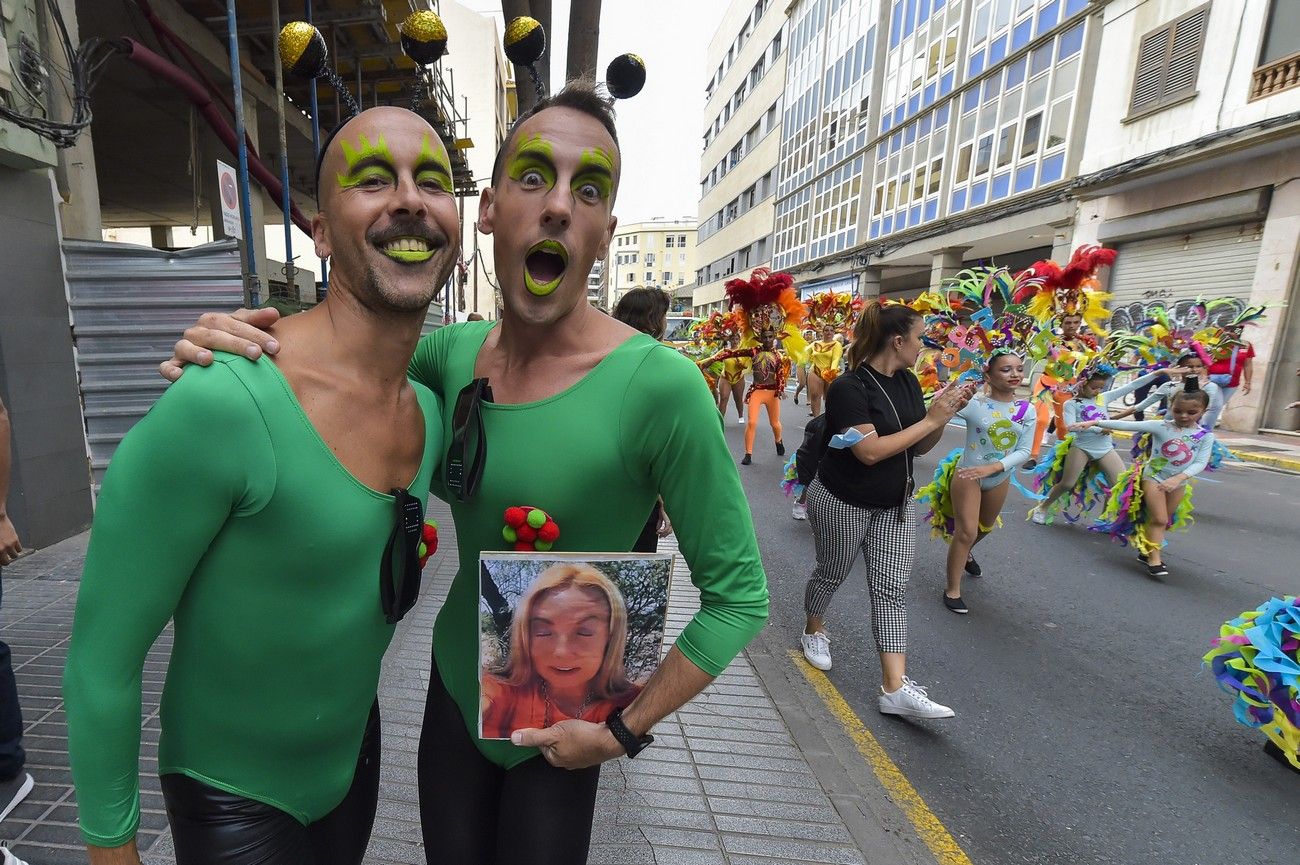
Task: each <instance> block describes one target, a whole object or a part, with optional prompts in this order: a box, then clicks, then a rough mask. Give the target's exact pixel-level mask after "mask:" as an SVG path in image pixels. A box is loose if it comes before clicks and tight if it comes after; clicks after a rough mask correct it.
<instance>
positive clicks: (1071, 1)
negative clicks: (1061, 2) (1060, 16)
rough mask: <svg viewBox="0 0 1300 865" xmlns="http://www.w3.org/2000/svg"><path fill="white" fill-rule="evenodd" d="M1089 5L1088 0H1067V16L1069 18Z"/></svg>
mask: <svg viewBox="0 0 1300 865" xmlns="http://www.w3.org/2000/svg"><path fill="white" fill-rule="evenodd" d="M1087 5H1088V0H1065V17H1066V18H1069V17H1070V16H1071V15H1073V14H1075V13H1076V12H1080V11H1082V9H1083V7H1084V6H1087Z"/></svg>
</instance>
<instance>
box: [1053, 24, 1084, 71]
mask: <svg viewBox="0 0 1300 865" xmlns="http://www.w3.org/2000/svg"><path fill="white" fill-rule="evenodd" d="M1056 46H1057V47H1056V60H1057V62H1060V61H1062V60H1064V59H1065V58H1067V57H1073V56H1074V55H1075V54H1078V53H1079V49H1080V48H1082V47H1083V24H1075V25H1074V26H1073V27H1071V28H1070V29H1069V30H1066V31H1065V32H1064V33H1062V34H1061V38H1060V39H1058V40H1057V43H1056Z"/></svg>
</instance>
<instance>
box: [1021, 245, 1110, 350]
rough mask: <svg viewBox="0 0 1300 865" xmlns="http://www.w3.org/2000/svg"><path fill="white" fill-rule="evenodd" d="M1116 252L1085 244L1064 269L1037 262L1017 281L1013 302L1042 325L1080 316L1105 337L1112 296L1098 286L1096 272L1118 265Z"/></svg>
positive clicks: (1045, 262) (1044, 262)
mask: <svg viewBox="0 0 1300 865" xmlns="http://www.w3.org/2000/svg"><path fill="white" fill-rule="evenodd" d="M1116 254H1117V253H1116V252H1115V250H1113V249H1105V248H1103V247H1100V246H1094V245H1091V244H1086V245H1084V246H1081V247H1079V248H1078V249H1076V250H1075V251H1074V255H1073V256H1071V258H1070V261H1069V262H1068V263H1067V264H1066V265H1065V266H1064V267H1062V266H1061V265H1059V264H1057V263H1056V262H1055V261H1050V260H1045V261H1038V262H1035V263H1034V264H1033V265H1032V266H1031V267H1030V268H1029V269H1028V270H1026V271H1024V272H1023V273H1021V274H1020V275H1019V276H1018V277H1017V278H1016V283H1017V289H1016V293H1015V295H1014V297H1013V298H1012V299H1013V301H1014V302H1015V303H1017V304H1024V305H1025V307H1026V309H1027V310H1028V312H1029V314H1030V315H1032V316H1033V317H1034V318H1036V319H1038V320H1039V321H1041V322H1046V321H1049V320H1051V319H1053V318H1057V317H1059V316H1062V315H1081V316H1083V320H1084V321H1085V322H1087V324H1088V327H1090V328H1091V329H1092V331H1093V332H1094V333H1097V334H1105V332H1106V330H1105V326H1104V325H1105V322H1106V319H1107V318H1108V316H1109V311H1108V310H1107V309H1106V301H1107V300H1109V299H1110V294H1108V293H1107V292H1104V291H1102V290H1101V287H1100V286H1099V285H1098V283H1097V271H1098V270H1100V269H1101V268H1103V267H1109V266H1110V265H1112V264H1114V263H1115V256H1116Z"/></svg>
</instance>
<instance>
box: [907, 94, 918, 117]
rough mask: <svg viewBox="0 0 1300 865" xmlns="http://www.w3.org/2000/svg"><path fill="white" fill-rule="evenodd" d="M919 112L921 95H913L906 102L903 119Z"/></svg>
mask: <svg viewBox="0 0 1300 865" xmlns="http://www.w3.org/2000/svg"><path fill="white" fill-rule="evenodd" d="M920 110H921V94H920V93H915V94H913V95H912V97H911V98H910V99H908V100H907V114H905V115H904V116H905V117H914V116H915V115H916V112H918V111H920Z"/></svg>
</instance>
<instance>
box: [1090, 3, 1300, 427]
mask: <svg viewBox="0 0 1300 865" xmlns="http://www.w3.org/2000/svg"><path fill="white" fill-rule="evenodd" d="M1100 17H1101V24H1102V28H1101V34H1102V35H1101V53H1102V56H1103V57H1107V58H1116V62H1110V63H1104V64H1101V65H1100V66H1099V68H1098V69H1097V71H1096V92H1097V93H1098V94H1103V93H1104V94H1109V95H1108V96H1107V97H1106V98H1097V99H1095V100H1093V104H1092V108H1091V111H1090V113H1089V115H1088V117H1087V128H1088V135H1087V139H1086V142H1085V145H1084V148H1083V153H1082V160H1081V164H1080V166H1079V175H1080V177H1079V179H1078V180H1077V181H1076V184H1075V188H1074V189H1073V193H1074V195H1075V196H1077V198H1078V212H1077V215H1076V216H1075V219H1074V227H1073V233H1072V238H1071V243H1073V244H1078V243H1084V242H1100V243H1104V244H1105V245H1107V246H1113V247H1116V248H1117V249H1118V250H1119V258H1118V259H1117V261H1116V263H1115V268H1114V270H1113V271H1112V273H1111V275H1110V280H1109V282H1110V290H1111V291H1113V292H1114V293H1115V299H1114V302H1113V303H1112V309H1113V310H1114V315H1115V319H1117V320H1118V322H1117V323H1119V322H1128V321H1131V320H1132V319H1133V318H1134V317H1137V316H1141V315H1142V312H1143V310H1144V309H1145V308H1146V307H1147V305H1148V304H1151V303H1161V304H1164V305H1166V306H1168V307H1172V308H1173V309H1174V310H1175V311H1176V312H1178V313H1181V312H1182V311H1183V310H1185V309H1186V307H1187V306H1189V305H1190V304H1191V302H1192V301H1194V300H1195V299H1196V298H1197V297H1198V296H1202V295H1204V296H1206V297H1213V296H1223V295H1228V296H1232V297H1234V298H1236V299H1238V301H1239V302H1240V304H1241V305H1243V306H1244V305H1257V304H1278V305H1279V306H1278V307H1277V308H1274V309H1272V310H1271V311H1270V312H1269V315H1268V318H1267V319H1266V320H1265V322H1264V323H1263V325H1262V326H1260V327H1253V328H1249V329H1248V330H1247V338H1248V339H1250V340H1251V342H1252V343H1253V344H1254V346H1255V350H1256V351H1257V353H1258V356H1257V358H1256V360H1255V370H1254V387H1253V389H1252V391H1251V393H1249V394H1245V393H1240V392H1239V393H1238V394H1237V395H1236V396H1235V397H1234V398H1233V400H1232V402H1231V403H1230V405H1229V407H1228V410H1227V412H1226V413H1225V414H1224V419H1223V423H1224V426H1226V427H1228V428H1230V429H1235V430H1240V431H1249V432H1254V431H1256V430H1258V429H1260V428H1261V427H1262V428H1275V429H1285V430H1291V429H1294V427H1295V418H1294V417H1291V416H1288V414H1287V411H1286V409H1285V406H1286V405H1287V404H1288V403H1289V402H1292V401H1294V400H1296V399H1300V392H1298V390H1300V389H1298V388H1297V384H1296V382H1297V379H1296V376H1295V371H1296V369H1297V367H1300V321H1298V318H1300V313H1297V310H1296V297H1297V292H1296V281H1297V272H1298V271H1300V182H1297V176H1298V175H1300V4H1297V3H1295V2H1293V0H1271V2H1265V0H1257V2H1241V0H1213V2H1204V0H1113V2H1111V3H1108V4H1106V5H1105V8H1104V9H1102V10H1101V15H1100ZM1282 303H1286V304H1287V305H1286V306H1285V307H1281V306H1280V304H1282ZM1291 415H1294V412H1292V413H1291Z"/></svg>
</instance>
